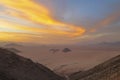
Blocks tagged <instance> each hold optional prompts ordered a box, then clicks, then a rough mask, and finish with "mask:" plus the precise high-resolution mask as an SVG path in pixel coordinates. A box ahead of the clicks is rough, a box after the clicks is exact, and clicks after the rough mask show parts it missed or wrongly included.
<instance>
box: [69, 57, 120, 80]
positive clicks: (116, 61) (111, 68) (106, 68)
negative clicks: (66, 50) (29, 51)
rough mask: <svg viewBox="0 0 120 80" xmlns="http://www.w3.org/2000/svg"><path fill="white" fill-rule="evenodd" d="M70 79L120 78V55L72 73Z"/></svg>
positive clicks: (106, 79)
mask: <svg viewBox="0 0 120 80" xmlns="http://www.w3.org/2000/svg"><path fill="white" fill-rule="evenodd" d="M70 80H120V55H118V56H116V57H114V58H112V59H110V60H108V61H106V62H104V63H102V64H100V65H97V66H95V67H94V68H92V69H90V70H88V71H84V72H77V73H75V74H72V75H71V76H70Z"/></svg>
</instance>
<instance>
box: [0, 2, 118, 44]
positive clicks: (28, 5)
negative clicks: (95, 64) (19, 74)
mask: <svg viewBox="0 0 120 80" xmlns="http://www.w3.org/2000/svg"><path fill="white" fill-rule="evenodd" d="M119 36H120V0H0V42H4V41H8V42H9V41H10V42H24V43H28V42H29V43H45V44H71V43H95V42H107V41H108V42H114V41H120V37H119Z"/></svg>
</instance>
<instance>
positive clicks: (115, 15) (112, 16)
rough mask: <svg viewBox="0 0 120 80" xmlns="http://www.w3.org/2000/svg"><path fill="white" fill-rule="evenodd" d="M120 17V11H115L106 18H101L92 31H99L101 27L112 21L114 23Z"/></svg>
mask: <svg viewBox="0 0 120 80" xmlns="http://www.w3.org/2000/svg"><path fill="white" fill-rule="evenodd" d="M119 18H120V12H119V11H118V12H114V13H112V14H110V15H109V16H108V17H106V18H104V19H103V20H101V21H100V22H98V23H97V24H96V25H95V26H94V27H93V28H92V29H91V30H90V32H95V31H97V30H98V29H99V28H102V27H106V26H108V25H110V24H111V23H113V22H114V21H115V20H117V19H119Z"/></svg>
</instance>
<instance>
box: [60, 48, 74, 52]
mask: <svg viewBox="0 0 120 80" xmlns="http://www.w3.org/2000/svg"><path fill="white" fill-rule="evenodd" d="M71 51H72V50H70V49H69V48H64V49H63V51H62V52H64V53H67V52H71Z"/></svg>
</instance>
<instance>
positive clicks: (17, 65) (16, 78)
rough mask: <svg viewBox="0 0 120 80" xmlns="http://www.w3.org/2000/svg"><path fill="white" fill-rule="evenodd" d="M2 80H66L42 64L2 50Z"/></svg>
mask: <svg viewBox="0 0 120 80" xmlns="http://www.w3.org/2000/svg"><path fill="white" fill-rule="evenodd" d="M0 80H64V78H62V77H60V76H58V75H56V74H55V73H54V72H52V71H51V70H50V69H48V68H46V67H45V66H43V65H42V64H39V63H35V62H33V61H31V60H30V59H27V58H24V57H21V56H19V55H16V54H15V53H14V52H12V51H9V50H7V49H3V48H0Z"/></svg>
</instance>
